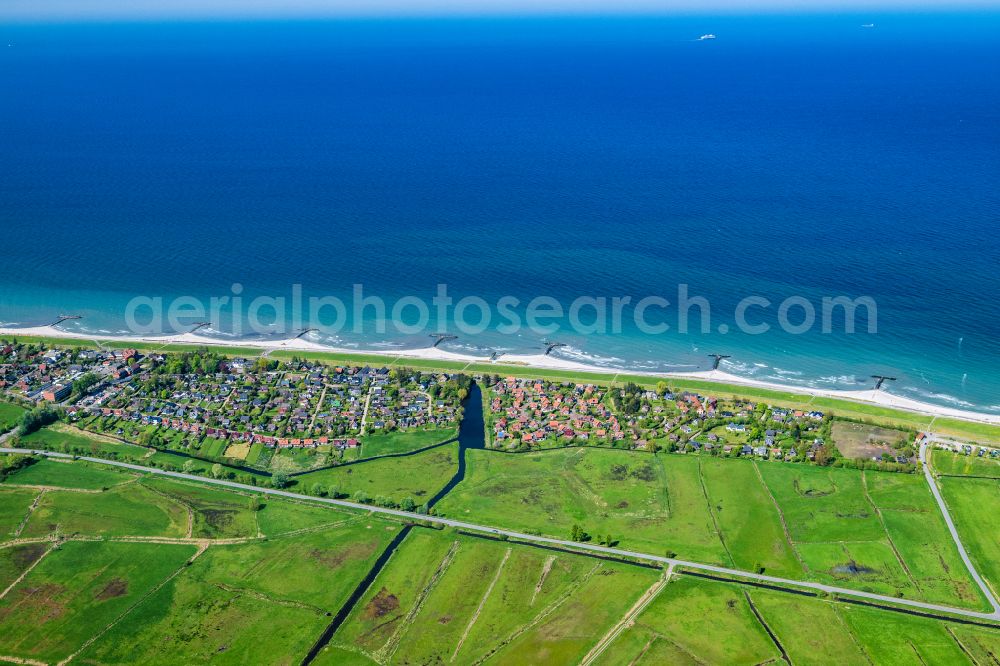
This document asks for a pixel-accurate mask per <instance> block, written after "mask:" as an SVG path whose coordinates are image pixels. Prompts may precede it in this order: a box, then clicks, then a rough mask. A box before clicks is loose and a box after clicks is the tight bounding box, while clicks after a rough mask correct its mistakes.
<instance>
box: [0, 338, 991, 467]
mask: <svg viewBox="0 0 1000 666" xmlns="http://www.w3.org/2000/svg"><path fill="white" fill-rule="evenodd" d="M478 379H479V382H480V384H481V386H482V387H483V395H484V407H485V418H486V424H487V426H486V428H487V431H488V432H487V446H489V447H491V448H496V449H502V450H509V451H526V450H534V449H543V448H553V447H562V446H605V447H614V448H627V449H635V450H647V451H665V452H672V453H680V454H697V453H701V454H705V455H713V456H726V457H752V458H755V459H762V460H782V461H796V462H807V463H809V462H812V463H816V464H830V463H831V461H833V460H840V461H842V462H844V461H845V456H846V458H848V459H854V460H856V461H857V462H858V463H860V462H868V463H871V464H878V465H880V466H882V468H892V469H897V468H899V469H905V468H912V466H913V465H914V462H915V447H914V441H915V435H916V433H913V434H912V435H906V433H901V432H900V433H897V434H898V436H899V437H900V438H902V437H904V436H905V438H906V439H905V441H904V440H903V439H899V440H898V441H892V442H890V441H874V440H876V439H879V438H880V437H881V438H882V439H885V440H888V439H889V437H887V436H885V435H880V434H879V433H877V432H876V433H874V434H873V433H867V434H866V433H864V432H862V434H863V435H864V436H865V437H866V438H867V440H866V442H865V443H866V444H867V445H868V446H867V448H864V449H863V452H862V453H852V451H851V450H849V448H847V447H845V446H844V445H843V442H842V441H838V440H840V439H842V438H841V437H839V436H835V435H836V433H837V428H836V427H834V426H836V425H841V426H843V425H844V424H843V423H841V422H840V421H835V419H834V417H833V415H832V414H828V413H824V412H822V411H806V410H792V409H784V408H780V407H775V406H771V405H768V404H766V403H764V402H754V401H751V400H747V399H734V398H722V397H713V396H710V395H702V394H700V393H695V392H690V391H675V390H672V389H671V388H670V387H669V386H668V385H666V384H665V383H663V382H661V383H660V384H659V385H658V386H656V387H655V388H652V387H640V386H637V385H635V384H631V383H628V384H624V385H617V386H613V387H610V388H609V387H607V386H599V385H596V384H588V383H579V382H572V381H553V380H546V379H527V378H521V377H511V376H508V377H502V376H498V375H485V376H480V377H479V378H478ZM466 381H467V380H466ZM0 391H3V392H5V393H7V394H9V395H12V396H15V397H17V398H19V399H20V400H22V401H27V402H33V403H38V404H45V403H48V404H59V405H60V406H62V407H63V408H64V409H65V414H66V418H67V419H68V420H69V421H71V422H73V423H74V424H76V425H78V426H79V427H82V428H84V429H87V430H92V431H95V432H99V433H103V434H106V435H110V436H113V437H117V438H121V439H124V440H127V441H133V442H136V443H141V444H143V445H146V446H153V447H154V448H165V449H173V450H179V451H185V452H187V453H189V454H193V455H199V456H202V457H205V458H207V459H218V460H225V459H234V460H239V461H244V462H246V463H248V464H251V465H253V464H255V463H258V462H260V463H265V462H266V461H267V460H268V459H269V458H270V457H271V456H272V455H273V453H274V452H276V451H282V450H285V451H308V450H324V451H328V452H330V453H337V454H338V458H337V459H345V455H347V454H353V455H355V456H356V455H357V451H356V450H357V449H358V448H359V445H360V444H361V442H362V441H363V438H364V437H365V436H371V435H375V434H378V433H405V432H408V431H427V430H429V431H435V432H436V431H439V430H440V431H441V432H450V433H452V434H453V433H454V432H455V428H457V425H458V422H459V420H460V419H461V413H462V411H461V400H462V399H463V398H464V397H465V395H466V393H465V392H464V389H463V386H462V381H461V380H460V378H459V376H457V375H454V374H448V373H430V372H420V371H415V370H408V369H402V368H393V369H389V368H386V367H370V366H346V365H340V366H338V365H330V364H323V363H319V362H316V361H309V360H303V359H297V358H293V359H289V360H282V361H278V360H275V359H268V358H266V357H257V358H232V357H225V356H221V355H215V354H214V353H212V352H211V351H208V350H202V351H199V352H196V353H191V352H188V353H183V354H178V353H169V354H168V353H148V354H143V353H140V352H139V351H138V350H136V349H110V348H107V349H96V350H95V349H59V348H46V347H44V346H42V345H30V344H16V343H3V344H2V346H0ZM855 426H856V429H861V430H862V431H863V430H864V426H863V425H858V424H855ZM449 429H450V430H449ZM941 446H945V445H944V444H942V445H941ZM947 446H949V447H955V448H956V450H957V451H958V452H960V453H965V454H966V455H978V456H992V457H998V456H1000V450H996V449H989V448H985V447H976V446H973V445H969V444H962V443H959V444H948V445H947Z"/></svg>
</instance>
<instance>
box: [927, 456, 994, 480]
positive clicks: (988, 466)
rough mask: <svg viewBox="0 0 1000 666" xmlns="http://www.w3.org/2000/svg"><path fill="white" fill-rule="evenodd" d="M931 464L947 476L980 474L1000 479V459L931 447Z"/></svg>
mask: <svg viewBox="0 0 1000 666" xmlns="http://www.w3.org/2000/svg"><path fill="white" fill-rule="evenodd" d="M930 458H931V466H932V467H933V468H934V470H935V471H936V472H938V473H939V474H943V475H946V476H979V477H989V478H991V479H1000V460H997V459H996V458H989V457H986V456H984V457H979V456H967V455H963V454H961V453H955V452H954V451H945V450H943V449H931V454H930Z"/></svg>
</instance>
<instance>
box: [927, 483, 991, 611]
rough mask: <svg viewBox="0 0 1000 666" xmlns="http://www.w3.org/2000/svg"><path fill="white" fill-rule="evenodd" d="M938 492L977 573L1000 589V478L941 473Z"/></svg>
mask: <svg viewBox="0 0 1000 666" xmlns="http://www.w3.org/2000/svg"><path fill="white" fill-rule="evenodd" d="M939 483H940V486H941V494H942V495H943V496H944V499H945V502H946V503H947V504H948V511H949V512H950V513H951V519H952V520H953V521H955V527H956V529H957V530H958V533H959V535H960V536H961V537H962V543H963V544H964V545H965V548H966V550H967V551H968V553H969V557H970V558H971V559H972V562H973V564H975V565H976V569H978V571H979V573H980V575H982V577H983V578H985V579H986V582H987V583H988V584H989V585H990V588H991V589H992V590H993V594H994V595H997V594H998V592H1000V539H998V538H997V535H998V534H1000V480H997V479H962V478H959V477H944V478H941V479H940V480H939Z"/></svg>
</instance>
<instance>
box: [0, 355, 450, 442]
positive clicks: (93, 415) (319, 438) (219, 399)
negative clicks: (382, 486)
mask: <svg viewBox="0 0 1000 666" xmlns="http://www.w3.org/2000/svg"><path fill="white" fill-rule="evenodd" d="M0 390H2V391H4V392H7V393H8V394H11V395H13V396H16V397H17V398H20V399H22V400H25V401H30V402H35V403H49V404H60V405H62V406H64V407H65V412H66V415H67V418H68V419H69V420H70V421H71V422H73V423H76V424H78V425H79V426H81V427H84V428H86V429H88V430H94V431H97V432H101V433H105V434H109V435H113V436H117V437H120V438H122V439H127V440H129V441H136V442H139V443H142V444H144V445H153V446H156V447H162V448H173V449H184V450H193V451H195V452H198V451H202V452H204V453H205V455H206V456H207V457H212V458H219V457H238V458H240V459H250V460H251V461H255V460H256V459H257V458H259V457H261V454H262V449H274V450H283V449H289V450H290V449H296V450H301V449H320V448H328V449H330V450H333V451H344V450H351V449H355V448H357V447H358V446H359V444H360V441H361V439H362V437H363V436H365V435H375V434H379V433H390V432H405V431H410V430H436V429H440V430H442V431H443V432H454V428H455V427H457V424H458V421H459V419H460V417H461V405H460V403H461V398H462V397H464V393H462V389H461V386H460V382H458V381H457V380H456V378H455V377H454V376H453V375H449V374H444V373H420V372H416V371H410V370H400V369H394V370H390V369H388V368H385V367H378V368H375V367H368V366H364V367H361V366H331V365H324V364H320V363H316V362H311V361H305V360H300V359H291V360H288V361H280V362H279V361H277V360H271V359H266V358H258V359H246V358H226V357H222V356H216V355H214V354H212V353H210V352H207V351H205V352H199V353H194V354H192V353H188V354H156V353H154V354H148V355H143V354H140V353H139V352H138V351H137V350H135V349H105V350H88V349H77V350H62V349H42V348H39V347H36V346H32V345H13V344H5V345H4V346H3V347H0ZM449 429H450V430H449ZM240 452H242V453H243V455H237V456H233V455H231V454H234V453H240ZM251 452H252V453H253V455H251Z"/></svg>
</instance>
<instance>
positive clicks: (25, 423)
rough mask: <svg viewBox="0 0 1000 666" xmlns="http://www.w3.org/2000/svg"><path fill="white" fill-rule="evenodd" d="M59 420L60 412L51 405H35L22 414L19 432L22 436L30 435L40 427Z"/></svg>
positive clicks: (18, 427)
mask: <svg viewBox="0 0 1000 666" xmlns="http://www.w3.org/2000/svg"><path fill="white" fill-rule="evenodd" d="M58 420H59V412H57V411H56V410H54V409H52V408H51V407H45V406H42V407H35V408H34V409H32V410H29V411H27V412H25V413H24V414H22V415H21V420H20V422H19V423H18V426H17V434H18V435H20V436H22V437H23V436H25V435H30V434H31V433H33V432H35V431H37V430H38V429H40V428H42V427H44V426H47V425H49V424H50V423H55V422H56V421H58Z"/></svg>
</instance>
